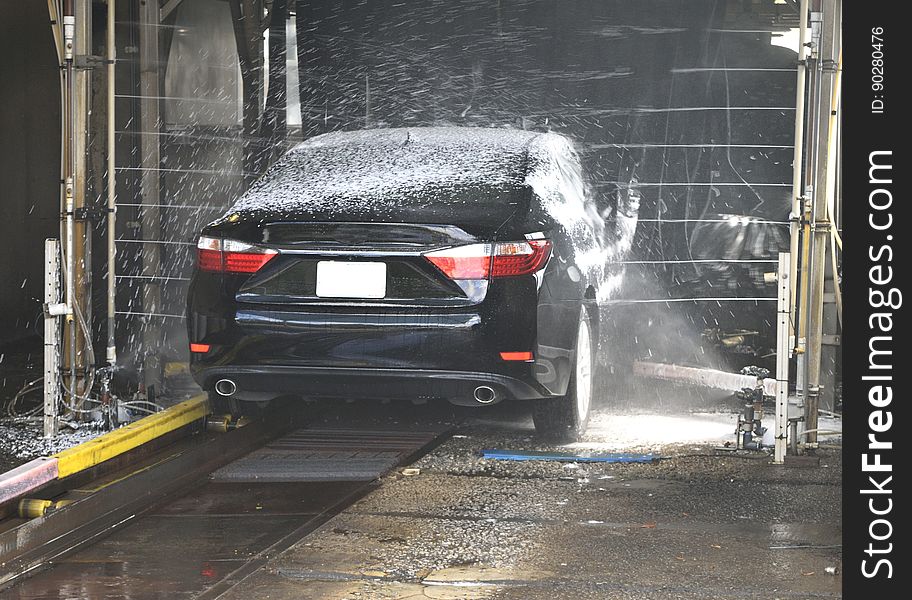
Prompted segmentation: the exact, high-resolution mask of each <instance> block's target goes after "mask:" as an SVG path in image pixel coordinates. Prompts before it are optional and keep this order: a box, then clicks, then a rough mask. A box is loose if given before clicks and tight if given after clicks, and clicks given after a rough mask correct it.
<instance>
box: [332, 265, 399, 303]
mask: <svg viewBox="0 0 912 600" xmlns="http://www.w3.org/2000/svg"><path fill="white" fill-rule="evenodd" d="M317 296H318V297H320V298H383V297H384V296H386V263H382V262H343V261H335V260H321V261H319V262H317Z"/></svg>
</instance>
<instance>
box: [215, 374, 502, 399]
mask: <svg viewBox="0 0 912 600" xmlns="http://www.w3.org/2000/svg"><path fill="white" fill-rule="evenodd" d="M236 392H237V383H235V382H234V381H233V380H231V379H219V380H218V381H216V382H215V393H216V394H218V395H219V396H222V397H223V398H230V397H231V396H234V394H235V393H236ZM472 396H473V397H474V398H475V402H478V403H479V404H491V403H492V402H494V401H495V400H497V392H495V391H494V388H492V387H490V386H487V385H480V386H478V387H476V388H475V391H474V392H472Z"/></svg>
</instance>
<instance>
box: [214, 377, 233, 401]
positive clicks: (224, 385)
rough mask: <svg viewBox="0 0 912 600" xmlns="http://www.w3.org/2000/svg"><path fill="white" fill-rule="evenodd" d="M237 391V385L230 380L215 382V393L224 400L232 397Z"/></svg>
mask: <svg viewBox="0 0 912 600" xmlns="http://www.w3.org/2000/svg"><path fill="white" fill-rule="evenodd" d="M236 391H237V384H236V383H235V382H233V381H231V380H230V379H219V380H218V381H216V382H215V393H216V394H218V395H219V396H224V397H225V398H227V397H229V396H233V395H234V393H235V392H236Z"/></svg>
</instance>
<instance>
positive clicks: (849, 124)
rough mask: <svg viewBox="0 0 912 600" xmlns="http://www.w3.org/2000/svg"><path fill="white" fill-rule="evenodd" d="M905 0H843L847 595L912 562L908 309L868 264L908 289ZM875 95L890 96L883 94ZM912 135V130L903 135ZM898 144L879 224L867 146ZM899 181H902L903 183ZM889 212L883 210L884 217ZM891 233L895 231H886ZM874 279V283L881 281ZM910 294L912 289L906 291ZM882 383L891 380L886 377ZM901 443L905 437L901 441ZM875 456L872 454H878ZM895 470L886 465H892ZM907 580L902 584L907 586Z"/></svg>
mask: <svg viewBox="0 0 912 600" xmlns="http://www.w3.org/2000/svg"><path fill="white" fill-rule="evenodd" d="M906 5H907V4H906V3H904V2H888V1H881V2H860V1H858V0H843V7H842V8H843V73H842V102H843V107H844V111H843V115H842V125H843V144H842V148H843V161H842V182H843V207H844V211H845V213H844V214H845V219H844V223H845V224H846V227H845V231H844V232H843V239H844V240H845V254H844V255H843V289H844V307H843V308H844V321H843V349H844V353H843V356H844V358H843V423H844V433H843V435H844V438H843V459H844V460H843V469H844V477H843V515H844V516H843V584H844V597H845V598H867V599H871V600H874V599H880V598H884V599H887V598H900V597H906V594H908V593H909V588H908V585H903V584H904V583H905V582H907V581H908V575H907V574H908V572H909V571H910V569H912V566H910V564H909V563H908V562H907V561H908V559H903V558H900V557H902V556H908V555H909V554H908V548H905V551H904V550H903V547H904V546H905V545H906V544H907V543H908V537H906V536H907V535H908V532H907V531H905V530H904V529H903V528H902V527H901V526H900V523H899V519H900V517H901V516H902V515H904V512H905V511H906V510H908V506H906V502H907V499H906V498H905V496H904V495H903V494H902V493H900V492H899V491H898V490H897V488H898V487H900V486H902V485H904V484H908V481H907V480H906V476H905V472H906V464H904V463H903V462H902V461H901V460H900V457H899V455H900V454H903V453H904V452H903V446H904V444H901V443H900V433H901V432H903V431H905V430H906V429H907V428H906V424H905V420H904V418H903V416H905V413H906V410H905V406H904V404H905V400H906V398H904V396H906V393H907V392H906V390H908V386H907V384H906V381H907V380H906V381H904V378H905V377H907V374H906V373H905V372H904V371H905V369H904V367H903V363H902V359H901V357H900V348H901V347H902V346H904V345H908V343H909V341H910V340H909V338H908V337H907V334H908V332H907V330H906V324H907V323H906V318H905V316H904V314H903V312H904V310H905V308H904V307H902V308H899V309H897V310H892V309H875V308H873V307H872V306H871V302H870V301H869V290H870V289H871V288H872V284H871V282H870V280H869V277H870V275H869V272H870V269H871V267H872V266H873V265H875V264H882V265H886V264H889V265H890V266H892V268H893V277H894V279H893V281H892V282H891V284H888V285H886V286H881V287H880V289H886V288H889V287H898V288H899V289H900V290H901V291H902V292H905V291H907V290H908V285H907V283H906V281H907V277H908V271H909V270H910V269H912V261H910V260H908V258H904V257H907V256H908V253H909V241H910V239H912V238H910V236H909V235H908V233H907V232H906V227H907V223H906V221H905V215H904V212H905V211H904V210H903V208H904V205H905V204H906V203H907V201H908V197H907V196H906V195H905V189H906V185H905V179H906V178H907V177H910V176H912V173H910V169H909V167H910V165H909V164H908V151H907V150H906V148H905V147H904V145H903V144H901V141H900V136H903V134H904V133H905V131H909V129H905V131H904V129H903V128H904V126H907V125H906V121H908V119H905V118H903V117H904V115H905V114H906V113H907V112H908V111H909V108H910V105H909V101H908V96H909V94H908V92H905V91H904V90H905V89H907V88H908V85H909V84H908V74H907V67H906V64H907V61H908V57H909V49H910V46H912V43H910V41H909V38H910V37H912V32H910V31H909V25H908V22H906V21H905V20H904V19H903V17H902V15H901V14H900V12H901V10H900V9H901V8H903V7H904V6H906ZM876 27H882V28H883V35H882V36H879V37H882V38H883V40H884V41H883V48H882V49H881V51H882V52H883V54H884V57H883V61H884V65H883V66H884V74H883V83H884V89H883V90H882V91H879V90H874V89H872V74H873V73H872V51H874V50H876V48H874V47H873V46H872V37H871V35H872V31H873V29H874V28H876ZM878 95H881V96H883V97H882V98H877V96H878ZM875 99H882V100H883V101H884V111H883V113H882V114H877V113H874V112H873V111H872V101H874V100H875ZM905 137H908V136H905ZM884 150H889V151H892V152H893V154H892V164H893V170H892V172H893V182H892V184H890V185H889V186H888V187H889V188H890V190H891V192H892V194H893V204H892V207H891V210H890V211H889V212H891V213H892V215H893V226H892V228H891V229H890V230H887V231H876V230H875V229H873V228H872V227H871V226H870V224H869V215H870V213H871V212H872V211H871V209H870V207H869V203H868V202H869V201H868V196H869V194H870V192H871V191H872V190H873V189H875V188H877V187H883V186H877V185H872V184H871V183H869V175H868V169H869V156H870V153H871V152H874V151H884ZM900 189H902V190H903V191H900ZM883 216H884V215H878V218H881V217H883ZM888 235H892V236H893V239H892V240H891V241H888V240H887V236H888ZM884 244H887V245H891V246H892V249H893V257H892V259H893V260H892V262H889V263H888V262H886V261H885V260H884V259H881V260H879V261H877V262H875V261H874V260H872V259H871V256H870V254H869V252H872V251H873V252H874V254H875V255H876V253H877V252H878V250H879V249H880V248H881V247H882V246H883V245H884ZM874 289H877V287H875V288H874ZM907 300H908V301H912V297H909V298H908V299H906V298H904V299H903V301H904V302H905V301H907ZM881 310H887V311H891V312H893V317H894V323H893V330H892V335H893V341H892V344H891V346H892V348H891V349H892V351H893V355H892V357H891V359H892V364H893V371H892V375H893V377H894V381H893V382H892V388H893V400H892V403H891V404H890V406H887V407H884V408H882V410H885V411H887V410H888V411H890V412H891V413H892V418H893V425H892V428H891V429H890V430H889V431H888V432H885V433H878V434H877V436H878V439H880V440H889V441H892V442H893V444H894V447H893V449H892V451H880V453H881V459H882V460H883V462H885V463H890V464H892V465H893V472H892V475H893V479H892V481H891V482H890V483H889V484H888V485H886V486H884V487H889V488H890V489H891V490H892V493H891V494H890V495H889V496H886V495H881V496H873V495H869V494H864V493H862V490H865V489H871V488H872V487H873V486H872V484H871V482H870V481H869V479H868V477H869V476H871V475H873V476H875V479H877V480H878V481H880V482H881V485H883V484H882V480H883V474H881V473H865V472H863V471H862V455H863V454H864V453H866V452H868V453H870V452H872V451H871V450H868V434H869V433H871V430H870V429H869V423H868V419H869V417H870V415H871V413H872V411H874V410H877V408H876V407H874V406H872V405H871V403H870V402H869V400H868V392H869V390H870V387H871V382H869V381H865V380H863V379H862V377H863V376H864V375H865V374H866V373H869V371H868V354H869V346H868V343H869V341H870V338H871V336H872V335H883V334H882V333H879V332H878V331H877V330H872V329H870V327H869V318H870V315H871V314H872V313H874V312H879V311H881ZM885 385H890V384H889V383H885ZM897 444H899V445H897ZM872 460H873V458H869V462H871V461H872ZM887 475H889V474H887ZM875 497H876V498H878V500H877V502H878V506H880V507H882V506H884V502H885V500H884V499H885V498H886V497H890V498H892V500H893V505H892V510H891V512H890V513H889V514H888V515H884V516H883V518H885V519H887V520H889V521H890V522H891V524H892V536H891V538H890V539H889V540H884V541H881V542H878V541H875V540H873V539H872V538H871V535H870V532H869V528H870V526H871V523H872V521H874V520H875V519H877V518H880V517H878V516H876V515H873V514H872V512H871V509H870V507H869V504H868V501H869V499H871V498H875ZM886 530H887V528H886V526H885V525H883V524H880V525H878V526H877V528H876V529H875V533H877V534H878V535H882V534H883V533H884V532H885V531H886ZM870 543H873V544H874V546H875V547H881V548H886V547H887V546H886V545H887V544H888V543H892V544H893V546H892V552H890V553H888V554H874V555H869V554H867V553H866V550H868V544H870ZM878 558H886V559H888V560H889V561H890V562H891V563H892V578H887V577H886V573H887V569H886V568H885V566H883V565H882V566H881V569H880V570H879V571H878V575H877V576H875V577H873V578H869V577H865V576H864V574H863V573H862V561H863V560H867V561H868V562H867V568H868V570H869V571H870V570H873V566H874V565H875V563H876V561H877V560H878ZM900 590H902V591H903V593H902V594H900Z"/></svg>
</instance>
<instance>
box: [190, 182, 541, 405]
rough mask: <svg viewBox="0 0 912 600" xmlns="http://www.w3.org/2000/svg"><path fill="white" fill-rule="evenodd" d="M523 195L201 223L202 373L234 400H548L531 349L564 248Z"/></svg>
mask: <svg viewBox="0 0 912 600" xmlns="http://www.w3.org/2000/svg"><path fill="white" fill-rule="evenodd" d="M512 194H514V197H512V198H510V197H502V198H500V201H501V203H500V204H499V209H498V210H492V209H491V208H492V207H488V208H489V210H487V211H484V212H481V213H478V214H476V215H475V216H474V217H473V216H466V217H458V216H457V217H456V218H451V219H449V220H450V221H454V223H451V224H443V225H441V224H439V222H440V221H444V220H445V219H443V218H438V219H436V221H437V222H436V223H434V222H431V223H406V222H394V223H375V222H357V221H354V222H339V221H338V220H336V221H328V220H319V219H321V218H322V217H325V215H321V214H310V213H306V214H298V215H295V216H294V217H293V218H290V219H289V218H276V217H269V218H264V217H263V215H257V214H237V215H234V216H232V217H229V218H227V219H224V220H222V221H221V222H220V223H217V224H215V225H212V226H210V227H208V228H206V229H205V230H204V231H203V233H202V235H201V237H200V238H199V244H198V265H197V270H196V273H195V275H194V278H193V282H192V284H191V291H190V296H189V321H188V323H189V335H190V341H191V347H190V349H191V356H192V358H191V369H192V372H193V374H194V376H195V378H196V380H197V381H198V383H199V384H200V385H201V386H202V387H203V388H204V389H208V390H216V389H217V391H218V392H221V393H222V394H224V395H236V396H237V397H238V398H239V399H263V398H264V395H269V394H273V395H276V394H281V393H291V394H297V395H301V396H309V397H356V396H357V397H369V398H396V397H418V398H443V399H447V400H450V401H453V402H456V403H463V404H488V403H491V402H496V401H499V400H501V399H504V398H519V399H529V398H539V397H543V396H548V395H550V394H551V391H549V389H548V387H547V384H546V383H545V384H543V382H542V378H541V377H540V375H541V365H539V366H538V368H537V367H536V358H537V355H539V354H540V348H539V345H538V342H539V340H538V335H537V332H538V323H539V318H540V316H541V315H540V310H539V308H540V307H539V302H540V297H541V287H542V281H543V278H544V275H545V272H546V271H547V269H548V265H549V263H550V262H551V259H552V256H553V253H554V246H553V243H552V240H551V239H549V236H548V232H544V231H540V230H536V229H535V228H536V227H538V228H539V229H540V228H541V224H540V223H529V222H528V219H526V218H524V216H525V215H524V211H527V209H528V208H527V207H528V201H527V200H523V199H522V198H519V197H518V196H517V195H522V194H527V192H524V191H514V192H512ZM508 196H509V194H508ZM441 206H444V207H448V205H447V204H446V203H443V204H442V205H441ZM447 210H448V211H450V212H452V210H451V208H447ZM401 216H404V215H400V217H401ZM314 219H317V220H314ZM459 221H462V223H461V226H460V224H456V223H455V222H459ZM219 382H223V383H222V384H221V385H218V386H217V384H218V383H219Z"/></svg>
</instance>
